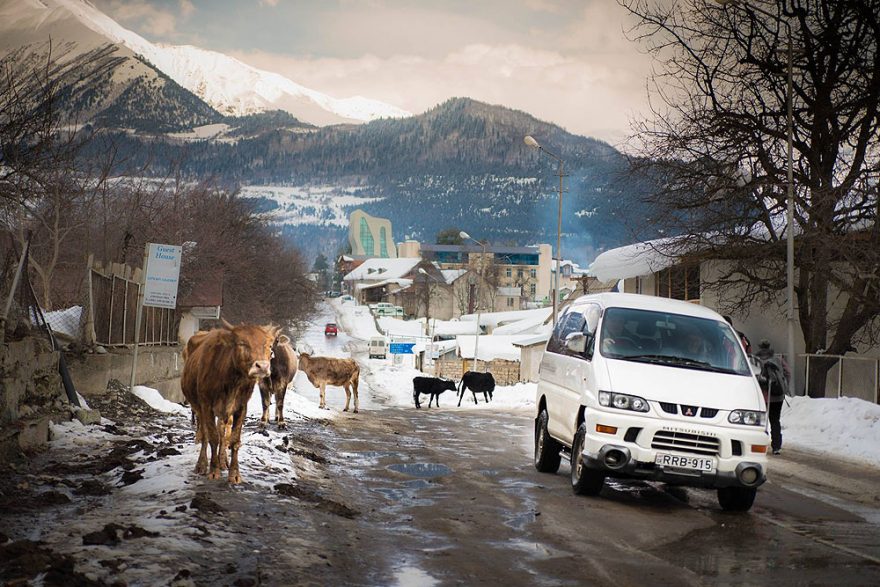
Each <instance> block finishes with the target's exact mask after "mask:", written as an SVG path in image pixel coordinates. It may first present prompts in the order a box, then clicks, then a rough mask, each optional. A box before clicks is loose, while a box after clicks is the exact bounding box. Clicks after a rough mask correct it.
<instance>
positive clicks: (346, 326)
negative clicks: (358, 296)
mask: <svg viewBox="0 0 880 587" xmlns="http://www.w3.org/2000/svg"><path fill="white" fill-rule="evenodd" d="M331 303H332V307H333V310H334V311H335V312H336V321H337V323H338V324H339V325H340V326H341V327H342V329H343V330H345V331H346V332H347V333H348V334H349V335H351V337H352V338H356V339H359V340H370V338H371V337H373V336H381V334H380V333H379V331H378V330H376V321H375V320H374V319H373V315H372V314H371V313H370V309H369V308H368V307H367V306H358V305H353V304H343V303H342V302H341V301H336V300H334V301H333V302H331Z"/></svg>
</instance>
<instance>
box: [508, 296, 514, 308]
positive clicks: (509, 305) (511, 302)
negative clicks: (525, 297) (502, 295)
mask: <svg viewBox="0 0 880 587" xmlns="http://www.w3.org/2000/svg"><path fill="white" fill-rule="evenodd" d="M507 307H508V308H512V307H513V298H507Z"/></svg>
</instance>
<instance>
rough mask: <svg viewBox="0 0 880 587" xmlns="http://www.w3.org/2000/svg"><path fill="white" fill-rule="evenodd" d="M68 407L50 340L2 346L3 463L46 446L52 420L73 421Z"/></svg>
mask: <svg viewBox="0 0 880 587" xmlns="http://www.w3.org/2000/svg"><path fill="white" fill-rule="evenodd" d="M68 405H69V404H68V402H67V397H66V396H65V395H64V391H63V387H62V385H61V376H60V375H59V374H58V353H57V352H54V351H52V349H51V346H50V345H49V342H48V341H47V340H45V339H42V338H25V339H23V340H21V341H16V342H7V343H3V344H0V461H5V460H7V459H9V458H10V457H11V456H12V455H14V454H17V453H20V452H21V451H29V450H35V449H39V448H41V447H42V446H44V445H45V444H46V442H47V441H48V439H49V420H50V419H51V418H54V419H57V420H59V421H60V420H62V419H64V420H67V419H70V416H69V412H68Z"/></svg>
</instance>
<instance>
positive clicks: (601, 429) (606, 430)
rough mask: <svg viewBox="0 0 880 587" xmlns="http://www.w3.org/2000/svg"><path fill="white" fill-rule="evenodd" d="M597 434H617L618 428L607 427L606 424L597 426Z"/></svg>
mask: <svg viewBox="0 0 880 587" xmlns="http://www.w3.org/2000/svg"><path fill="white" fill-rule="evenodd" d="M596 432H601V433H603V434H617V426H606V425H605V424H596Z"/></svg>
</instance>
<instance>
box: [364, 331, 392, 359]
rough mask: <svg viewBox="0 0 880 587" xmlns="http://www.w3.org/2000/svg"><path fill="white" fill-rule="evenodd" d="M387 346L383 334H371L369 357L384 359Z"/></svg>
mask: <svg viewBox="0 0 880 587" xmlns="http://www.w3.org/2000/svg"><path fill="white" fill-rule="evenodd" d="M387 349H388V346H387V343H386V342H385V337H384V336H373V337H371V338H370V349H369V353H370V358H371V359H384V358H385V357H386V352H387Z"/></svg>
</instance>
